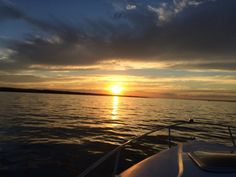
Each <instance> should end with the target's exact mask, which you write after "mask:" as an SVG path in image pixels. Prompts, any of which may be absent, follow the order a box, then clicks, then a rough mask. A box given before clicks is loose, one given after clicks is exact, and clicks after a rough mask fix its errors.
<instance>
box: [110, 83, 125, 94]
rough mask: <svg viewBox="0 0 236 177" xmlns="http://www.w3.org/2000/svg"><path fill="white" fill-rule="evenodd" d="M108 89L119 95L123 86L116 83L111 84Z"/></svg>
mask: <svg viewBox="0 0 236 177" xmlns="http://www.w3.org/2000/svg"><path fill="white" fill-rule="evenodd" d="M110 91H111V93H112V94H114V95H120V94H121V93H122V91H123V88H122V87H121V86H120V85H118V84H117V85H113V86H111V88H110Z"/></svg>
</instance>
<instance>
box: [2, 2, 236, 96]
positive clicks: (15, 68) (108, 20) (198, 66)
mask: <svg viewBox="0 0 236 177" xmlns="http://www.w3.org/2000/svg"><path fill="white" fill-rule="evenodd" d="M235 9H236V1H235V0H70V1H63V0H40V1H36V0H31V1H28V0H0V87H20V88H43V89H44V88H47V89H60V90H75V91H84V92H95V93H109V89H110V88H111V87H113V86H114V85H118V86H119V87H121V88H122V90H123V92H122V94H126V95H139V96H151V97H167V98H193V99H220V100H221V99H224V100H236V21H235V19H236V11H235Z"/></svg>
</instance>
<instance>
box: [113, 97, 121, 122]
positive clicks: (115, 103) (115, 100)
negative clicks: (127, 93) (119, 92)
mask: <svg viewBox="0 0 236 177" xmlns="http://www.w3.org/2000/svg"><path fill="white" fill-rule="evenodd" d="M118 108H119V97H118V96H114V97H113V102H112V113H111V114H112V116H111V118H112V119H113V120H115V119H117V118H118V116H117V115H118Z"/></svg>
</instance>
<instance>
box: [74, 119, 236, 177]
mask: <svg viewBox="0 0 236 177" xmlns="http://www.w3.org/2000/svg"><path fill="white" fill-rule="evenodd" d="M193 123H194V124H201V125H211V126H223V127H226V128H227V129H228V132H229V135H230V139H231V141H232V144H233V146H234V147H236V145H235V140H234V137H233V134H232V130H231V129H232V128H234V129H236V126H229V125H222V124H216V123H202V122H195V121H194V120H193V119H190V120H188V121H178V123H175V124H171V125H167V126H160V127H158V128H155V129H153V130H151V131H149V132H146V133H144V134H142V135H139V136H135V137H133V138H132V139H130V140H128V141H126V142H125V143H123V144H121V145H119V146H118V147H116V148H115V149H113V150H112V151H110V152H108V153H107V154H105V155H104V156H102V157H101V158H100V159H98V160H97V161H96V162H95V163H93V164H92V165H91V166H89V167H88V168H87V169H86V170H84V171H83V172H82V173H81V174H80V175H78V177H85V176H87V175H88V174H89V173H90V172H92V171H93V170H94V169H96V168H97V167H98V166H99V165H101V164H102V163H103V162H104V161H106V160H107V159H108V158H109V157H111V156H112V155H114V154H116V159H115V164H114V170H113V175H112V176H115V175H116V172H117V168H118V164H119V157H120V151H121V150H122V149H124V148H125V146H126V145H128V144H130V143H132V142H135V141H138V140H139V139H141V138H143V137H145V136H147V135H149V134H152V133H155V132H158V131H160V130H163V129H168V144H169V148H170V147H171V129H174V128H175V127H177V126H179V125H184V124H193Z"/></svg>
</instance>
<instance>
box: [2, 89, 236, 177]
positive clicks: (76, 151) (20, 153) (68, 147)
mask: <svg viewBox="0 0 236 177" xmlns="http://www.w3.org/2000/svg"><path fill="white" fill-rule="evenodd" d="M189 118H194V119H195V120H199V121H203V122H212V123H222V124H230V125H234V126H235V125H236V103H227V102H207V101H187V100H168V99H146V98H125V97H105V96H75V95H50V94H30V93H29V94H24V93H0V176H6V177H8V176H9V177H10V176H11V177H26V176H27V177H28V176H29V177H39V176H40V177H42V176H44V177H74V176H77V175H78V174H79V173H80V172H81V171H82V170H84V169H85V168H86V167H88V166H89V165H90V164H91V163H92V162H94V161H95V160H97V159H98V158H99V157H101V156H102V155H103V154H104V153H106V152H108V151H110V150H112V149H113V148H115V147H116V146H118V145H119V144H122V143H123V142H125V141H126V140H128V139H130V138H132V137H133V136H134V135H139V134H142V133H145V132H147V131H149V130H151V129H153V128H154V127H156V126H157V125H167V124H170V123H173V122H176V121H178V120H187V119H189ZM200 128H201V130H200ZM181 130H185V131H187V133H183V131H181ZM234 133H236V132H234ZM173 134H174V135H175V138H174V142H179V141H185V140H187V139H186V137H187V138H189V137H191V136H197V137H198V138H199V139H209V140H211V141H214V142H220V143H228V142H229V137H228V134H227V129H223V130H220V129H219V127H213V126H209V127H208V126H201V127H199V126H191V128H189V129H186V128H184V127H182V129H179V130H176V131H174V132H173ZM166 135H167V131H161V132H160V133H158V134H157V133H156V134H153V135H151V136H148V137H147V138H145V139H144V140H143V141H142V142H137V143H134V144H132V145H131V146H129V147H128V148H126V150H125V151H123V152H122V153H121V162H120V165H119V171H120V170H123V169H125V168H127V167H128V166H130V165H132V164H133V163H135V162H138V161H140V160H142V159H143V158H145V157H147V156H149V155H152V154H154V153H156V152H158V151H160V150H162V149H164V148H167V141H166ZM209 135H210V138H209ZM157 143H158V144H157ZM112 161H114V158H113V157H112V158H110V159H109V160H108V161H107V163H106V164H105V165H104V166H102V167H100V168H98V169H97V170H95V171H94V172H93V174H92V175H91V176H106V173H109V172H111V171H112V167H113V165H112Z"/></svg>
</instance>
